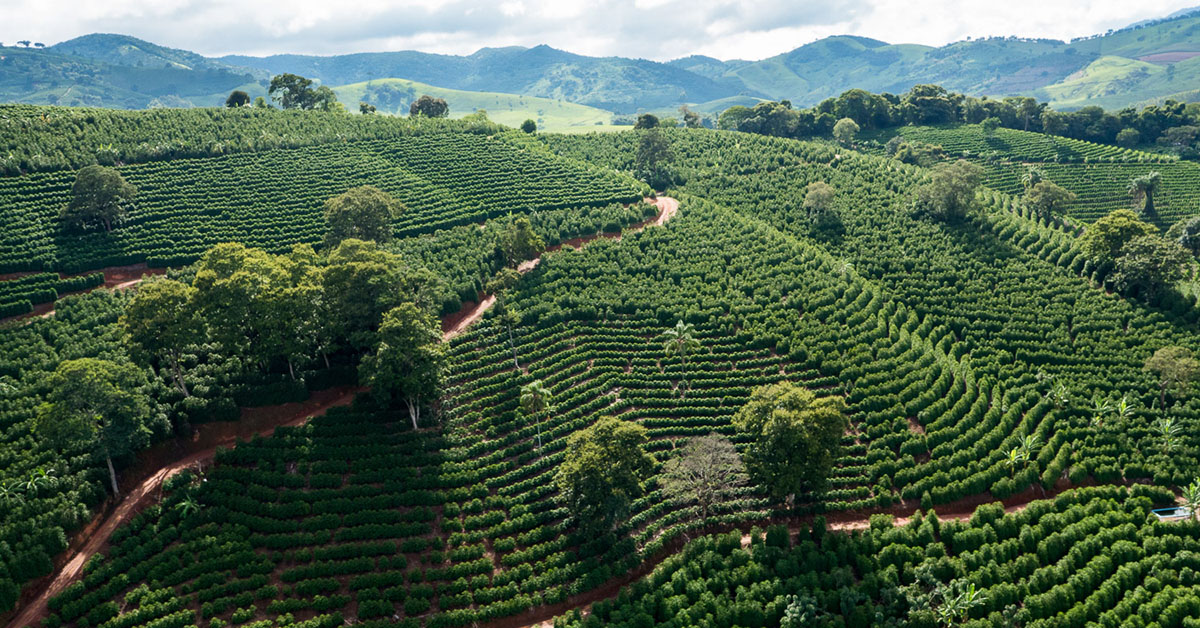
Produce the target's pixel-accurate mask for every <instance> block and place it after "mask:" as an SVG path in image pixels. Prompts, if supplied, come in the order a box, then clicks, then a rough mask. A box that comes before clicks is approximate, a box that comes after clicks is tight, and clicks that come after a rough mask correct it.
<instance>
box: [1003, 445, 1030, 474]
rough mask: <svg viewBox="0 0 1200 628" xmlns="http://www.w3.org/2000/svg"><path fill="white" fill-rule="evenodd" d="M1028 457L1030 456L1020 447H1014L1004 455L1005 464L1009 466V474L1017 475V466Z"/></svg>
mask: <svg viewBox="0 0 1200 628" xmlns="http://www.w3.org/2000/svg"><path fill="white" fill-rule="evenodd" d="M1027 459H1028V457H1027V456H1026V455H1025V452H1024V451H1022V450H1021V448H1020V447H1013V448H1012V449H1010V450H1008V454H1007V455H1006V456H1005V457H1004V466H1006V467H1008V471H1009V475H1010V476H1011V477H1016V475H1017V467H1019V466H1021V463H1022V462H1025V460H1027Z"/></svg>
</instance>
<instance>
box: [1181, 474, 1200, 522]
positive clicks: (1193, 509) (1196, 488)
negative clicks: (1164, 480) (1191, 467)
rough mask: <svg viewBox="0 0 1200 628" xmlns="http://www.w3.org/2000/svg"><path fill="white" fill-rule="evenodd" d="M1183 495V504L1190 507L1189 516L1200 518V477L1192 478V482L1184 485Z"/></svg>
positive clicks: (1192, 518)
mask: <svg viewBox="0 0 1200 628" xmlns="http://www.w3.org/2000/svg"><path fill="white" fill-rule="evenodd" d="M1181 497H1183V505H1184V507H1186V508H1187V509H1188V518H1189V519H1191V520H1192V521H1196V520H1197V518H1200V478H1197V479H1195V480H1192V483H1191V484H1188V485H1187V486H1185V487H1183V491H1181Z"/></svg>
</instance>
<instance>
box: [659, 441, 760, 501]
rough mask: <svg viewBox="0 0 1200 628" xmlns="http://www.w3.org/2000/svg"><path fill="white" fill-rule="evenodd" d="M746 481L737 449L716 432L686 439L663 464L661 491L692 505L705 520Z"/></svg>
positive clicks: (744, 469) (744, 467)
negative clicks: (676, 451) (675, 454)
mask: <svg viewBox="0 0 1200 628" xmlns="http://www.w3.org/2000/svg"><path fill="white" fill-rule="evenodd" d="M746 480H747V476H746V466H745V464H743V463H742V458H741V456H739V455H738V452H737V449H736V448H735V447H734V446H733V443H732V442H731V441H730V440H729V439H728V438H726V437H724V436H721V435H720V434H717V433H713V434H709V435H708V436H696V437H693V438H690V439H688V441H687V443H686V444H684V446H683V447H682V448H681V450H680V451H679V455H677V456H675V457H674V458H671V459H670V460H668V461H667V463H666V464H665V465H663V482H662V484H663V491H664V492H665V493H666V494H667V496H668V497H670V498H672V499H675V500H678V501H682V502H695V503H696V504H697V505H698V506H699V507H700V517H701V518H705V519H706V518H708V516H709V514H710V513H711V512H712V507H713V506H714V505H715V504H717V503H719V502H721V501H723V500H725V499H728V498H730V497H732V496H733V495H735V494H736V493H737V490H738V488H739V487H741V486H742V485H743V484H745V483H746Z"/></svg>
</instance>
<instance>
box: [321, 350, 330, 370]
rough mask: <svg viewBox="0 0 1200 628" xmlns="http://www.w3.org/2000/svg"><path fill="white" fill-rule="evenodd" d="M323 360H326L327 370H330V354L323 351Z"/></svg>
mask: <svg viewBox="0 0 1200 628" xmlns="http://www.w3.org/2000/svg"><path fill="white" fill-rule="evenodd" d="M321 358H323V359H324V360H325V368H326V369H328V368H330V366H329V354H328V353H326V352H324V351H322V352H321Z"/></svg>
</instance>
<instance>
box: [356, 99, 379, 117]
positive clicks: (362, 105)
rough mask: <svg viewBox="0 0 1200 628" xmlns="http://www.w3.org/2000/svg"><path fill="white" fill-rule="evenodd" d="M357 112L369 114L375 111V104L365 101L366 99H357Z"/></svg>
mask: <svg viewBox="0 0 1200 628" xmlns="http://www.w3.org/2000/svg"><path fill="white" fill-rule="evenodd" d="M358 112H359V113H361V114H363V115H364V116H369V115H371V114H373V113H375V105H372V104H371V103H369V102H366V101H359V103H358Z"/></svg>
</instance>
